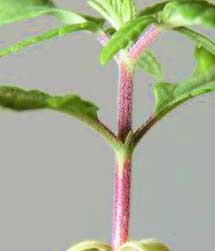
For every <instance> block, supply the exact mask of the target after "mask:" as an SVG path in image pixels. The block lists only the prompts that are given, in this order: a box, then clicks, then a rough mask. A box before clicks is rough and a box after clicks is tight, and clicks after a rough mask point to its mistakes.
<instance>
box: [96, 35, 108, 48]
mask: <svg viewBox="0 0 215 251" xmlns="http://www.w3.org/2000/svg"><path fill="white" fill-rule="evenodd" d="M97 40H98V41H99V43H100V44H101V45H102V46H105V45H106V44H107V42H108V41H109V37H108V36H107V35H106V34H105V33H99V35H98V36H97Z"/></svg>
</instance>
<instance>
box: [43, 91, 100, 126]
mask: <svg viewBox="0 0 215 251" xmlns="http://www.w3.org/2000/svg"><path fill="white" fill-rule="evenodd" d="M48 105H49V108H52V109H54V110H57V111H61V112H64V113H68V114H71V115H73V116H75V117H77V118H79V119H81V120H85V121H86V120H88V121H90V120H97V111H98V107H97V106H96V105H94V104H93V103H91V102H89V101H86V100H83V99H81V98H80V97H79V96H77V95H74V94H70V95H66V96H63V97H52V98H50V99H49V100H48Z"/></svg>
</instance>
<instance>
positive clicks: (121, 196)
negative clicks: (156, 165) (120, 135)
mask: <svg viewBox="0 0 215 251" xmlns="http://www.w3.org/2000/svg"><path fill="white" fill-rule="evenodd" d="M114 186H115V194H114V208H113V229H112V248H113V250H114V251H116V250H117V249H118V247H120V246H121V245H122V244H123V243H125V242H127V241H128V235H129V218H130V217H129V212H130V186H131V160H130V159H129V158H128V159H125V160H124V162H123V164H122V166H120V163H119V162H118V161H117V160H116V170H115V181H114Z"/></svg>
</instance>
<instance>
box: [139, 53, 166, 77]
mask: <svg viewBox="0 0 215 251" xmlns="http://www.w3.org/2000/svg"><path fill="white" fill-rule="evenodd" d="M138 66H139V67H140V68H142V69H143V70H144V71H146V72H148V73H150V74H152V75H153V76H154V77H155V78H156V79H157V80H161V79H162V78H163V74H162V69H161V65H160V63H159V62H158V61H157V59H156V57H155V56H154V54H153V53H152V52H151V51H149V50H145V51H144V52H143V53H142V55H141V57H140V59H139V60H138Z"/></svg>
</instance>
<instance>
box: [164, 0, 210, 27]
mask: <svg viewBox="0 0 215 251" xmlns="http://www.w3.org/2000/svg"><path fill="white" fill-rule="evenodd" d="M162 21H163V23H165V24H168V25H171V26H173V27H179V26H190V25H202V26H203V27H205V28H214V27H215V5H214V4H212V3H210V2H208V1H203V0H173V1H170V2H169V3H168V4H167V5H166V6H165V7H164V10H163V12H162Z"/></svg>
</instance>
